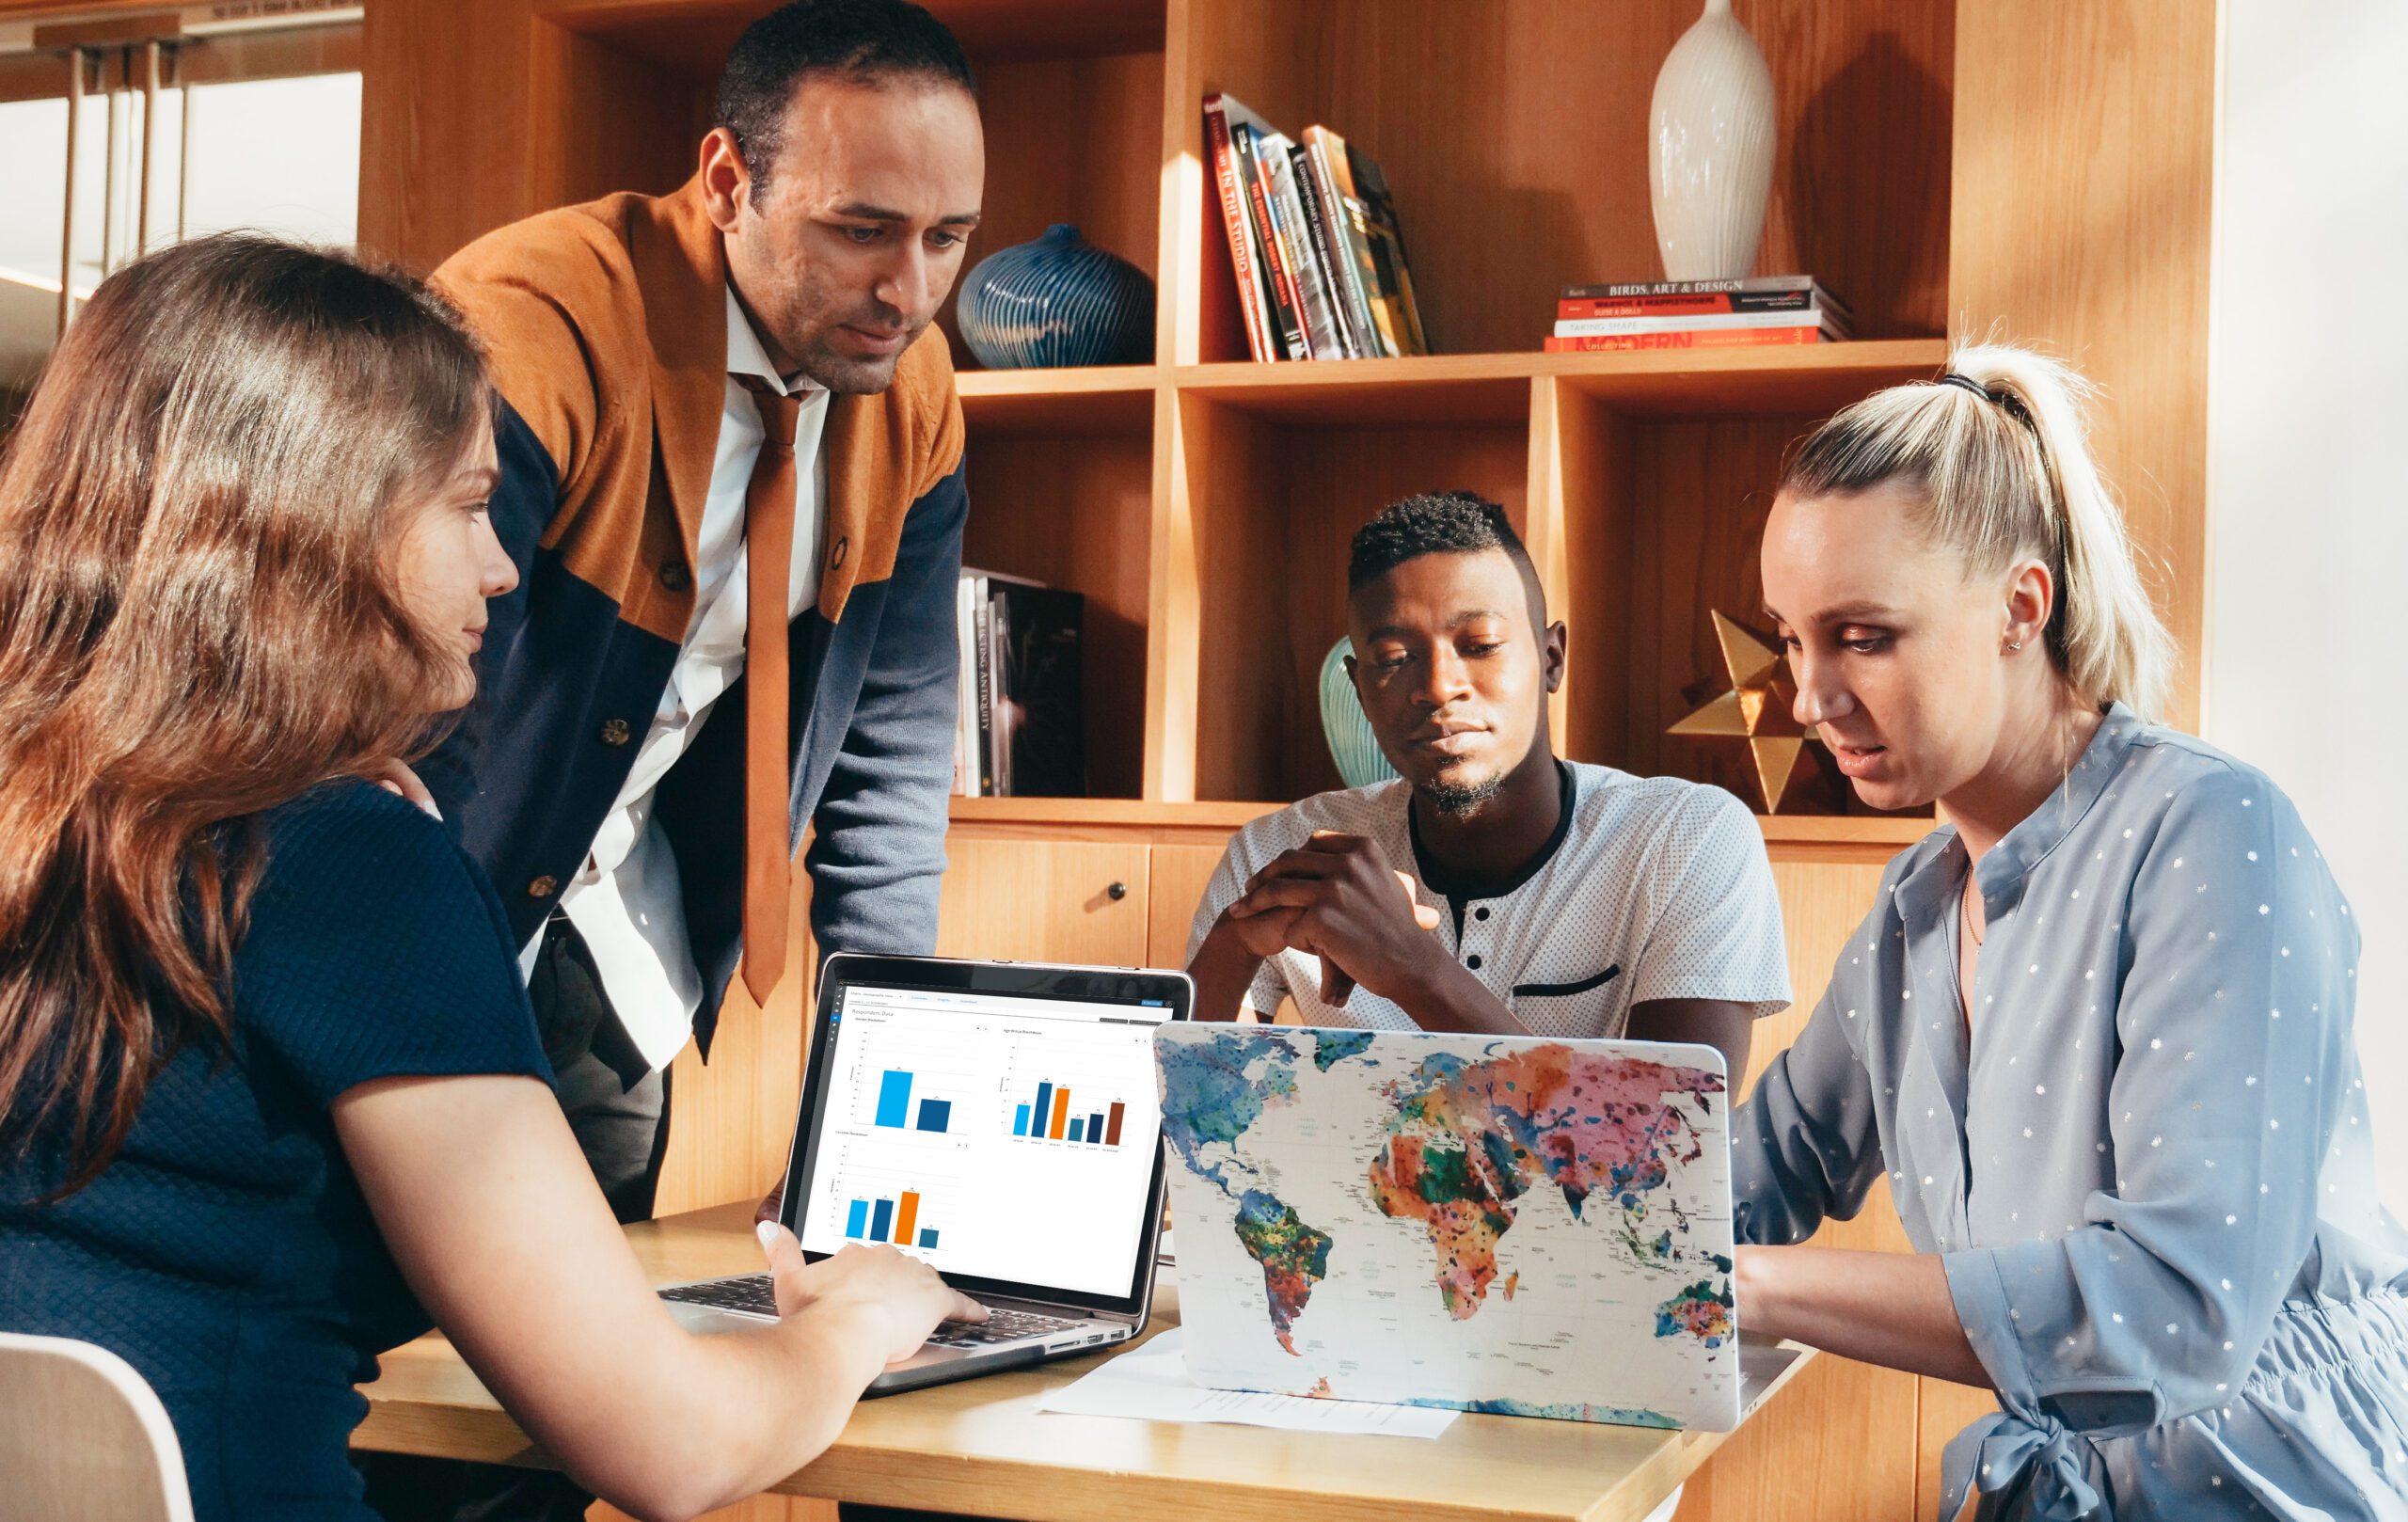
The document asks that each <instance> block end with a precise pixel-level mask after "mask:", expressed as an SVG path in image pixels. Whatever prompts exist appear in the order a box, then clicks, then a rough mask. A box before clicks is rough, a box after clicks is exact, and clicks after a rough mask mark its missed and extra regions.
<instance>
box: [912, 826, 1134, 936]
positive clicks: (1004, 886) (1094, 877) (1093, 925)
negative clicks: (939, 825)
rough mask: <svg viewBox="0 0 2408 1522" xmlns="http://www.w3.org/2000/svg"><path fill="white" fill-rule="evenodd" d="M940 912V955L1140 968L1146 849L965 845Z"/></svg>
mask: <svg viewBox="0 0 2408 1522" xmlns="http://www.w3.org/2000/svg"><path fill="white" fill-rule="evenodd" d="M945 853H946V855H947V856H948V857H949V858H950V864H948V865H947V866H946V868H945V873H944V893H943V898H942V899H941V900H940V902H939V906H938V910H937V954H938V955H939V956H943V957H990V958H995V959H1003V960H1009V961H1068V962H1100V963H1102V964H1104V965H1106V966H1112V967H1137V966H1141V965H1143V964H1144V962H1145V960H1146V905H1147V901H1148V900H1147V892H1146V887H1147V867H1148V863H1147V847H1146V845H1145V844H1144V843H1143V842H1133V843H1131V844H1127V845H1122V844H1118V843H1109V844H1107V843H1101V842H1096V841H1046V840H1022V839H997V840H978V839H970V840H964V839H962V838H961V837H960V836H958V835H957V836H955V837H954V838H953V839H952V840H950V841H948V842H947V843H946V845H945Z"/></svg>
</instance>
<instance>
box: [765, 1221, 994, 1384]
mask: <svg viewBox="0 0 2408 1522" xmlns="http://www.w3.org/2000/svg"><path fill="white" fill-rule="evenodd" d="M759 1233H760V1237H761V1248H762V1250H763V1251H764V1252H766V1253H767V1254H768V1259H769V1282H770V1284H771V1285H772V1286H774V1288H775V1289H776V1292H777V1297H778V1314H779V1315H781V1316H793V1315H798V1314H800V1312H802V1311H803V1310H804V1309H805V1308H809V1307H813V1306H826V1307H829V1308H838V1307H845V1308H855V1307H858V1308H866V1309H870V1310H874V1311H876V1312H878V1313H879V1317H880V1320H881V1322H882V1324H884V1325H885V1327H886V1328H887V1332H886V1336H885V1338H884V1339H883V1340H882V1343H881V1345H882V1346H883V1347H884V1349H885V1356H886V1361H887V1362H888V1363H900V1362H901V1361H902V1360H904V1359H905V1358H908V1357H910V1356H911V1355H913V1354H914V1353H917V1352H919V1351H920V1346H921V1344H922V1343H924V1342H926V1341H927V1340H928V1338H929V1336H930V1335H931V1334H932V1333H934V1332H935V1331H936V1329H937V1325H938V1324H939V1323H941V1322H949V1321H952V1322H983V1321H985V1320H986V1319H987V1308H986V1307H985V1306H982V1305H980V1304H979V1303H978V1302H977V1301H975V1300H973V1299H971V1298H970V1297H969V1296H968V1295H966V1294H963V1293H961V1292H958V1291H957V1290H955V1289H954V1288H953V1287H952V1286H951V1285H949V1284H947V1283H945V1281H944V1280H943V1278H942V1277H941V1276H938V1274H937V1271H936V1270H935V1269H933V1268H930V1267H929V1266H928V1265H927V1264H926V1263H924V1262H921V1261H920V1260H918V1259H916V1258H912V1257H909V1256H907V1255H906V1254H903V1253H899V1252H896V1251H895V1249H894V1248H892V1247H885V1246H879V1247H872V1246H866V1245H863V1244H861V1243H848V1244H846V1245H844V1246H843V1247H841V1248H839V1249H837V1252H836V1255H835V1256H834V1257H832V1258H823V1259H821V1260H819V1261H818V1262H816V1263H808V1262H805V1261H804V1260H803V1257H802V1245H801V1244H800V1243H798V1242H797V1241H795V1238H794V1233H793V1232H791V1231H789V1230H787V1229H785V1228H784V1227H783V1226H780V1225H779V1224H777V1223H776V1222H774V1221H763V1222H762V1223H761V1224H760V1227H759Z"/></svg>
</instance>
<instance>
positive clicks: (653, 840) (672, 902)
mask: <svg viewBox="0 0 2408 1522" xmlns="http://www.w3.org/2000/svg"><path fill="white" fill-rule="evenodd" d="M745 376H754V377H758V378H759V379H761V380H763V381H766V382H768V384H769V385H770V386H771V387H773V388H776V389H778V390H779V391H781V392H784V393H787V394H791V395H799V396H800V397H802V398H803V402H802V408H801V414H800V417H799V418H798V420H796V423H795V431H794V457H795V463H796V467H797V468H796V470H795V503H794V562H793V565H792V568H791V569H790V570H789V571H788V572H787V575H786V616H787V617H788V618H789V619H791V618H793V617H795V616H796V615H798V614H800V612H801V611H802V610H804V609H805V608H807V607H809V606H811V604H812V601H813V600H814V599H815V598H816V595H817V594H818V588H819V582H818V568H819V541H820V534H821V530H822V527H823V525H824V523H825V521H826V515H825V512H824V511H823V508H822V503H823V502H824V500H825V499H826V497H827V487H828V479H827V476H828V472H827V462H826V461H825V460H824V459H823V458H822V457H821V454H820V448H819V446H820V439H821V436H822V435H823V433H824V432H825V430H826V427H827V422H828V393H827V392H826V391H824V390H821V389H819V388H816V387H813V386H811V385H810V384H809V383H808V382H803V381H798V382H796V383H794V384H792V385H789V384H788V383H787V382H786V380H785V379H784V377H783V376H781V375H780V374H779V373H777V370H776V369H775V367H773V366H772V365H771V364H770V363H769V357H768V354H767V353H766V352H764V351H763V349H762V347H761V341H760V338H759V336H758V335H756V334H755V333H754V332H753V324H752V322H751V320H750V319H748V318H747V317H746V316H745V315H744V309H743V308H741V307H740V306H738V305H737V300H736V293H735V291H734V290H733V289H732V288H731V289H730V290H729V291H728V293H727V396H726V399H725V401H724V402H723V403H722V404H721V408H720V422H719V450H718V452H717V454H716V456H715V457H714V458H713V460H712V462H711V484H710V492H709V495H708V496H707V497H706V498H705V499H704V503H703V524H702V533H701V542H700V544H699V545H698V546H697V547H696V550H697V552H696V555H695V563H694V612H693V617H692V618H691V619H690V620H689V622H688V624H687V626H686V638H685V642H683V643H682V644H680V645H679V646H678V649H677V663H676V665H675V666H673V668H671V670H670V674H669V686H668V688H667V690H664V691H663V692H662V693H661V695H660V707H659V709H658V711H657V712H656V713H655V714H654V715H653V719H652V727H651V729H650V730H649V731H648V732H646V734H645V735H644V737H643V744H642V747H641V748H639V749H638V750H637V752H636V759H635V766H634V768H633V769H630V770H629V771H628V773H627V780H626V785H625V786H623V787H622V788H620V790H619V798H618V801H617V802H616V803H614V804H613V805H612V806H611V809H610V814H609V815H608V816H606V817H605V818H604V819H603V821H602V828H601V831H600V832H598V833H596V834H595V836H594V847H593V849H592V851H591V853H590V854H588V856H587V857H586V862H585V867H584V870H582V871H580V872H579V873H578V875H577V877H576V879H575V880H572V881H571V882H570V883H569V885H568V887H567V888H566V889H565V890H563V891H562V894H561V909H562V912H564V913H566V914H567V915H568V917H569V923H570V924H572V925H575V926H576V927H577V929H578V934H579V935H581V936H583V937H584V938H585V943H586V946H587V947H588V948H589V949H590V950H591V951H592V952H593V954H594V969H595V971H597V972H598V973H600V974H601V976H602V989H603V991H604V992H605V993H607V994H609V995H610V1007H611V1008H612V1009H613V1010H614V1011H616V1012H617V1014H618V1017H619V1023H620V1024H621V1025H622V1026H624V1027H625V1028H626V1033H627V1036H628V1038H630V1039H631V1040H633V1041H634V1043H635V1047H636V1050H637V1051H639V1052H641V1053H642V1054H643V1057H644V1060H645V1061H646V1062H648V1063H650V1064H651V1065H652V1066H653V1067H654V1068H655V1069H656V1070H657V1069H661V1068H665V1067H667V1066H669V1063H670V1061H671V1059H672V1058H673V1057H675V1056H676V1054H677V1053H678V1051H679V1049H681V1048H682V1047H684V1046H685V1044H686V1038H687V1037H688V1036H689V1034H690V1033H691V1031H692V1029H693V1023H694V1011H695V1010H696V1009H697V1008H699V1007H701V1005H702V998H703V977H702V973H701V970H700V969H699V968H698V967H697V966H696V965H695V962H694V952H693V947H692V945H691V943H689V941H688V939H687V935H686V912H685V905H684V900H683V899H682V898H681V896H679V888H678V880H677V858H676V856H675V855H674V854H673V852H672V851H671V849H670V847H669V842H668V840H667V838H666V837H665V836H663V835H662V834H661V832H660V830H659V828H658V827H657V825H656V824H655V823H654V822H653V817H652V795H653V789H654V788H655V787H656V786H657V785H659V782H660V779H661V778H662V777H664V776H666V775H668V773H669V769H670V768H671V767H673V766H674V765H676V763H677V758H678V757H679V756H681V755H683V754H685V753H686V748H687V747H688V746H689V745H691V744H692V743H693V742H694V739H695V737H697V736H698V735H700V734H701V733H702V728H703V721H704V720H705V718H707V717H708V716H709V714H710V710H711V706H712V705H713V704H714V703H716V702H717V701H718V700H719V696H720V694H721V693H722V692H724V691H726V690H728V688H730V687H731V686H733V685H734V684H735V682H736V679H737V677H738V676H740V675H742V674H744V623H745V614H746V602H747V597H746V592H745V547H744V497H745V492H746V489H747V488H748V487H749V486H750V485H751V484H752V481H753V460H754V459H755V457H757V456H758V455H759V454H760V452H761V442H762V439H763V438H764V437H765V435H764V433H763V430H762V427H761V415H760V411H759V408H758V407H757V406H756V405H755V404H754V402H753V393H752V391H751V390H750V389H748V388H746V386H745V385H744V382H743V380H742V379H741V377H745ZM728 806H729V807H730V808H740V807H742V806H743V805H742V801H741V800H740V799H736V798H731V799H730V800H729V802H728ZM727 870H729V871H731V872H735V871H740V870H742V864H740V863H730V864H728V866H727ZM543 943H544V935H543V932H542V931H541V930H538V931H536V933H535V937H534V939H533V940H532V941H531V942H529V943H528V945H527V950H526V953H525V955H524V957H523V958H522V959H521V963H520V965H521V968H522V971H524V972H527V973H531V972H532V971H533V969H534V965H535V956H536V953H537V952H538V951H539V950H540V949H541V948H542V946H543Z"/></svg>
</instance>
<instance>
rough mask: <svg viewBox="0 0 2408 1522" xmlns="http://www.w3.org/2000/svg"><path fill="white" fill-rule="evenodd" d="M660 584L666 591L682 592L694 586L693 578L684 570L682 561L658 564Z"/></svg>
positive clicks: (684, 564) (684, 566) (684, 565)
mask: <svg viewBox="0 0 2408 1522" xmlns="http://www.w3.org/2000/svg"><path fill="white" fill-rule="evenodd" d="M660 584H661V586H662V587H664V588H665V589H667V590H668V591H671V592H683V591H685V590H686V589H687V588H688V587H690V586H692V585H693V584H694V578H693V576H692V575H691V573H689V571H688V570H687V569H686V563H685V562H684V561H676V560H669V561H662V562H661V563H660Z"/></svg>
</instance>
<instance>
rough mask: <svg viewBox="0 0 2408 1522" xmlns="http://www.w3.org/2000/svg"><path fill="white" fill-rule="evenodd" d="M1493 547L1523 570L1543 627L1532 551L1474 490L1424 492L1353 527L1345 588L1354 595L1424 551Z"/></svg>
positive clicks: (1534, 619)
mask: <svg viewBox="0 0 2408 1522" xmlns="http://www.w3.org/2000/svg"><path fill="white" fill-rule="evenodd" d="M1491 549H1495V550H1500V551H1502V552H1503V553H1504V555H1505V558H1506V559H1508V560H1510V561H1512V562H1513V566H1514V568H1515V569H1516V570H1518V571H1520V572H1521V573H1522V585H1523V586H1524V587H1526V588H1528V589H1529V595H1530V622H1531V623H1532V624H1533V625H1535V626H1544V625H1545V622H1546V599H1545V594H1544V593H1543V592H1542V591H1541V590H1540V587H1539V573H1538V567H1536V566H1534V565H1532V564H1531V563H1530V552H1529V549H1528V548H1526V547H1524V546H1523V544H1522V536H1521V535H1520V534H1518V533H1515V532H1514V531H1513V520H1512V519H1510V518H1508V517H1507V516H1506V515H1505V510H1504V509H1503V508H1501V507H1499V506H1497V504H1496V503H1495V502H1492V501H1490V500H1489V499H1487V498H1485V497H1482V496H1480V495H1479V494H1478V493H1475V492H1467V491H1425V492H1421V493H1418V494H1417V495H1415V496H1412V497H1408V498H1406V499H1404V500H1403V501H1401V502H1397V503H1394V504H1392V505H1390V506H1388V507H1386V508H1383V509H1381V510H1380V514H1379V515H1378V516H1377V517H1374V518H1373V519H1371V521H1370V522H1369V523H1366V524H1364V525H1363V526H1362V527H1361V528H1359V529H1357V530H1355V543H1354V547H1353V548H1352V550H1351V552H1350V553H1349V555H1348V558H1347V562H1346V592H1347V595H1349V596H1352V595H1355V593H1358V592H1360V591H1362V590H1363V589H1364V588H1365V587H1366V586H1368V585H1370V583H1371V582H1373V581H1376V580H1378V579H1380V578H1381V577H1384V576H1386V575H1387V574H1388V573H1389V572H1390V571H1393V570H1395V569H1396V568H1397V567H1398V566H1400V565H1402V564H1403V563H1405V562H1407V561H1417V560H1419V559H1420V558H1421V557H1422V556H1424V555H1477V554H1480V553H1481V552H1482V551H1484V550H1491Z"/></svg>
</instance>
